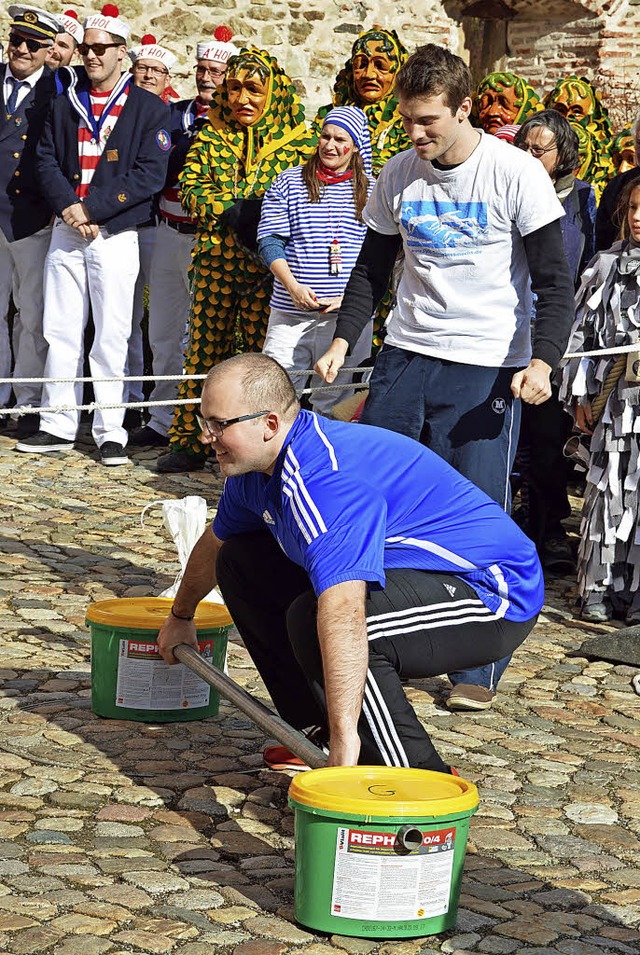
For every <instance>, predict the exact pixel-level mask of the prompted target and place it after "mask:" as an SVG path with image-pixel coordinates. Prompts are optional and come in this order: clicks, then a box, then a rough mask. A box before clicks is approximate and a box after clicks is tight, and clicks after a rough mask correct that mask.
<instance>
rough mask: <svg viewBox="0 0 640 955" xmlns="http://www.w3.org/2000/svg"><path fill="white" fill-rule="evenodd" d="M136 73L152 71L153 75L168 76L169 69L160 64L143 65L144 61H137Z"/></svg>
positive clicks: (134, 70) (134, 69)
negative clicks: (162, 67)
mask: <svg viewBox="0 0 640 955" xmlns="http://www.w3.org/2000/svg"><path fill="white" fill-rule="evenodd" d="M133 72H134V73H151V75H152V76H168V75H169V70H164V69H161V68H160V67H159V66H143V64H142V63H136V64H135V66H134V67H133Z"/></svg>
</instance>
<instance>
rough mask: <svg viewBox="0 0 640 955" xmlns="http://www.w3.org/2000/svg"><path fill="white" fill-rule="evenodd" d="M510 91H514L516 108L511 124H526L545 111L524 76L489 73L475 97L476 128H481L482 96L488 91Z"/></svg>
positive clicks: (510, 120)
mask: <svg viewBox="0 0 640 955" xmlns="http://www.w3.org/2000/svg"><path fill="white" fill-rule="evenodd" d="M508 89H513V92H514V107H515V112H514V115H513V117H512V118H511V119H509V123H513V124H520V123H524V121H525V119H528V118H529V117H530V116H533V115H534V113H539V112H540V111H541V110H543V109H544V106H543V105H542V103H541V102H540V97H539V96H538V94H537V93H536V91H535V89H534V88H533V86H531V84H530V83H527V81H526V80H525V79H523V77H522V76H518V74H517V73H505V72H503V73H499V72H498V73H488V74H487V75H486V76H485V78H484V79H483V80H480V82H479V83H478V88H477V89H476V92H475V96H474V97H473V109H472V112H471V117H472V120H473V123H474V125H475V126H480V119H479V116H478V112H479V104H480V99H481V97H482V94H483V93H484V92H486V90H493V91H494V92H496V93H502V92H503V90H508Z"/></svg>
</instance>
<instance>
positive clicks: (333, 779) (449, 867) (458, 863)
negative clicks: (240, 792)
mask: <svg viewBox="0 0 640 955" xmlns="http://www.w3.org/2000/svg"><path fill="white" fill-rule="evenodd" d="M289 805H290V806H291V807H292V808H293V809H294V812H295V846H296V848H295V906H294V914H295V917H296V919H297V920H298V922H300V923H301V924H302V925H306V926H308V927H309V928H313V929H319V930H320V931H322V932H330V933H332V934H337V935H345V936H355V937H357V938H405V937H415V936H422V935H435V934H437V933H438V932H444V931H446V930H447V929H450V928H453V926H454V925H455V923H456V916H457V911H458V901H459V898H460V883H461V880H462V870H463V867H464V856H465V851H466V846H467V836H468V833H469V820H470V818H471V816H472V815H473V814H474V812H475V811H476V810H477V808H478V790H477V789H476V787H475V786H474V785H473V783H470V782H468V781H467V780H466V779H461V778H460V777H459V776H449V775H448V774H445V773H434V772H430V771H429V770H426V769H402V768H396V767H390V766H345V767H327V768H324V769H314V770H311V772H308V773H301V774H300V775H298V776H296V778H295V779H294V780H293V781H292V783H291V786H290V787H289Z"/></svg>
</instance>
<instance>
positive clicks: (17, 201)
mask: <svg viewBox="0 0 640 955" xmlns="http://www.w3.org/2000/svg"><path fill="white" fill-rule="evenodd" d="M6 71H7V66H6V64H4V65H2V66H0V229H2V231H3V233H4V235H5V238H6V239H7V241H8V242H14V241H15V240H16V239H24V238H26V237H27V236H29V235H33V234H34V233H35V232H38V231H39V230H40V229H43V228H44V227H45V226H46V225H47V223H48V222H49V220H50V219H51V215H52V212H53V210H52V208H51V205H50V203H49V201H48V199H47V197H46V196H44V195H43V194H42V192H41V190H40V184H39V182H38V179H37V176H36V146H37V143H38V140H39V138H40V136H41V134H42V130H43V127H44V124H45V120H46V117H47V111H48V109H49V104H50V102H51V100H52V98H53V96H54V95H55V92H56V87H55V82H54V74H53V72H52V71H51V70H50V69H49V67H47V66H45V68H44V72H43V74H42V76H41V77H40V79H39V80H38V82H37V83H36V85H35V88H34V89H33V90H29V93H28V94H27V96H25V98H24V99H23V100H22V102H21V103H20V105H19V106H18V108H17V110H16V112H15V113H14V115H13V116H12V117H11V118H10V119H7V111H6V107H5V102H4V97H3V83H4V77H5V73H6Z"/></svg>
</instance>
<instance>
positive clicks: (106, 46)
mask: <svg viewBox="0 0 640 955" xmlns="http://www.w3.org/2000/svg"><path fill="white" fill-rule="evenodd" d="M116 46H122V43H79V44H78V53H79V54H80V56H88V55H89V53H91V52H93V53H94V54H95V55H96V56H104V55H105V53H106V51H107V50H110V49H111V48H112V47H116Z"/></svg>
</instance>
